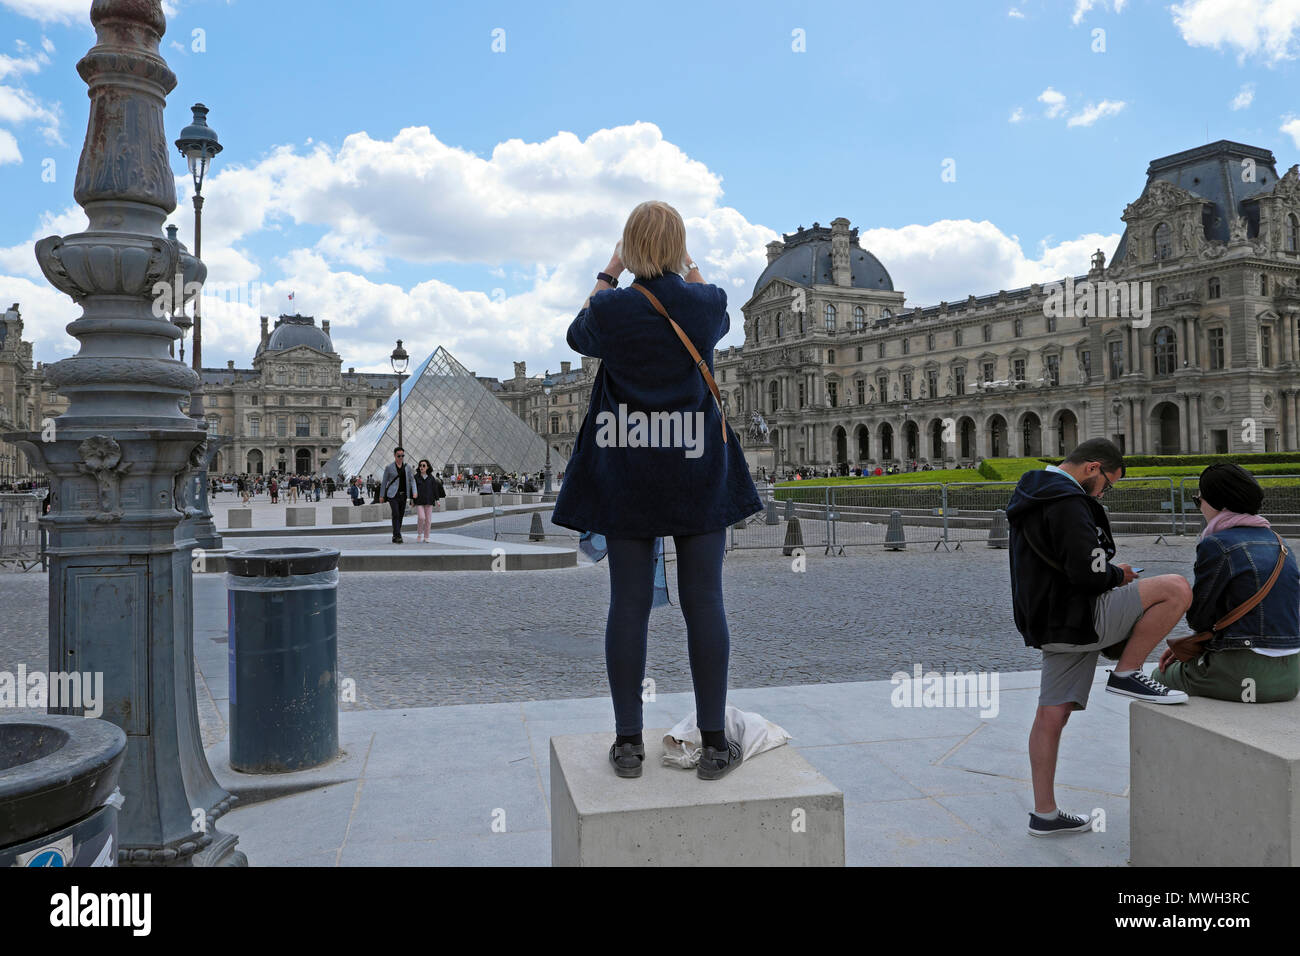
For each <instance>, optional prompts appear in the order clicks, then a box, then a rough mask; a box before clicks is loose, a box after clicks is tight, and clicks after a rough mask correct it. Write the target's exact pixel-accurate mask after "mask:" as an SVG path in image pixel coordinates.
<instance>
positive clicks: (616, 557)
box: [605, 529, 731, 736]
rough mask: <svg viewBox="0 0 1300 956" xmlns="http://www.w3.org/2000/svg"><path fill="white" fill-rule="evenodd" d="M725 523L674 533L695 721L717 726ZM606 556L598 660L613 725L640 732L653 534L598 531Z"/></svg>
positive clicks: (720, 719) (723, 661)
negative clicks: (604, 605)
mask: <svg viewBox="0 0 1300 956" xmlns="http://www.w3.org/2000/svg"><path fill="white" fill-rule="evenodd" d="M726 536H727V532H726V529H722V530H720V531H710V532H708V533H707V534H697V535H689V536H674V538H673V540H674V541H675V542H676V544H677V596H678V600H679V601H680V603H681V608H682V617H684V618H685V619H686V645H687V651H688V653H689V656H690V662H691V678H692V680H693V681H694V684H695V715H696V723H697V725H698V726H699V728H700V729H701V730H709V731H716V730H723V729H724V711H725V710H726V706H727V658H728V655H729V654H730V651H731V636H730V634H729V633H728V632H727V615H726V612H725V611H724V609H723V606H722V555H723V551H724V550H725V545H726V539H727V538H726ZM605 544H606V546H607V547H608V549H609V551H608V557H609V617H608V618H607V619H606V622H605V666H606V669H607V670H608V673H609V690H610V694H611V696H612V697H613V698H614V721H615V728H616V729H615V732H616V733H618V734H623V735H628V736H630V735H634V734H639V733H640V732H641V681H642V680H643V679H644V678H645V660H646V638H647V632H648V629H649V624H650V604H651V601H652V599H653V597H654V539H653V538H610V537H608V536H607V537H606V538H605Z"/></svg>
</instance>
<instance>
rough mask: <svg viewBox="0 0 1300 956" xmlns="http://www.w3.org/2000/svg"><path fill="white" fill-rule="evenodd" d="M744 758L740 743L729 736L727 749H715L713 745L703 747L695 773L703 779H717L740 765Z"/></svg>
mask: <svg viewBox="0 0 1300 956" xmlns="http://www.w3.org/2000/svg"><path fill="white" fill-rule="evenodd" d="M742 759H744V757H743V755H742V754H741V752H740V744H738V743H736V742H735V741H734V740H732V739H731V738H730V737H728V738H727V749H726V750H714V749H713V748H712V747H705V748H704V749H703V752H702V753H701V754H700V763H699V765H698V766H697V767H696V768H695V775H696V776H697V777H699V778H700V779H701V780H717V779H719V778H721V777H725V776H726V775H727V774H729V773H731V771H732V770H733V769H735V768H736V767H739V766H740V762H741V760H742Z"/></svg>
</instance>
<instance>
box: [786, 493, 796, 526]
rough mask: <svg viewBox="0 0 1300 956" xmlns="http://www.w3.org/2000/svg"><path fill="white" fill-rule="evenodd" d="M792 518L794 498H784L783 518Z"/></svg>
mask: <svg viewBox="0 0 1300 956" xmlns="http://www.w3.org/2000/svg"><path fill="white" fill-rule="evenodd" d="M793 519H794V499H793V498H786V499H785V520H786V521H792V520H793Z"/></svg>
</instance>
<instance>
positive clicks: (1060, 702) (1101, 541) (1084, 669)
mask: <svg viewBox="0 0 1300 956" xmlns="http://www.w3.org/2000/svg"><path fill="white" fill-rule="evenodd" d="M1124 470H1125V469H1124V456H1123V455H1122V454H1121V452H1120V450H1119V449H1118V448H1117V447H1116V446H1115V445H1114V444H1113V443H1112V442H1110V441H1108V440H1106V439H1104V438H1094V439H1091V440H1090V441H1086V442H1084V443H1083V444H1081V445H1079V447H1077V448H1075V449H1074V451H1072V452H1070V454H1069V456H1068V457H1067V458H1066V459H1065V460H1064V461H1063V462H1061V465H1060V467H1057V466H1055V465H1048V466H1047V468H1046V469H1044V470H1042V471H1029V472H1026V473H1025V474H1024V475H1022V476H1021V477H1020V481H1019V482H1018V483H1017V484H1016V489H1015V491H1014V492H1013V493H1012V496H1011V502H1010V503H1009V504H1008V505H1007V509H1006V510H1007V522H1008V524H1009V525H1010V533H1009V540H1008V544H1009V550H1010V563H1011V603H1012V610H1013V613H1014V616H1015V622H1016V628H1017V629H1018V630H1019V631H1020V633H1021V635H1023V637H1024V640H1025V644H1026V646H1028V647H1035V648H1038V649H1040V650H1041V651H1042V652H1043V670H1042V675H1041V678H1040V686H1039V693H1038V710H1037V713H1036V714H1035V717H1034V724H1033V727H1032V729H1031V730H1030V732H1029V766H1030V772H1031V776H1032V778H1033V787H1034V809H1033V811H1032V812H1031V813H1030V815H1029V833H1030V834H1031V835H1033V836H1053V835H1056V834H1061V833H1071V832H1079V831H1083V830H1088V829H1090V828H1091V827H1092V820H1091V818H1090V817H1089V816H1088V815H1086V814H1077V813H1069V812H1066V811H1063V810H1061V809H1060V808H1059V807H1058V806H1057V805H1056V795H1055V778H1056V758H1057V754H1058V752H1059V750H1060V745H1061V732H1062V731H1063V730H1064V729H1065V723H1066V721H1067V720H1069V719H1070V714H1071V713H1072V712H1073V711H1076V710H1083V709H1084V708H1085V707H1086V706H1087V704H1088V694H1089V691H1091V689H1092V682H1093V678H1094V676H1095V675H1096V667H1097V655H1098V654H1099V653H1104V654H1105V655H1106V656H1107V657H1108V658H1110V659H1112V660H1117V663H1116V665H1115V669H1114V670H1113V671H1111V674H1110V678H1109V679H1108V680H1107V682H1106V690H1107V692H1109V693H1112V694H1120V695H1122V696H1124V697H1131V698H1134V699H1136V700H1143V701H1147V702H1149V703H1154V704H1179V703H1184V702H1186V700H1187V695H1186V694H1185V693H1183V692H1182V691H1179V690H1170V689H1169V688H1168V687H1166V686H1165V685H1164V684H1162V683H1159V682H1158V681H1155V680H1152V679H1151V678H1150V677H1147V676H1146V675H1145V674H1143V673H1142V671H1141V667H1142V663H1143V662H1144V661H1145V660H1146V659H1147V655H1148V654H1150V653H1151V651H1152V650H1154V649H1155V647H1156V645H1157V644H1159V643H1160V642H1161V641H1162V640H1164V638H1165V635H1167V634H1168V633H1169V632H1170V631H1171V630H1173V628H1174V625H1176V624H1177V623H1178V621H1179V619H1181V618H1182V616H1183V612H1184V611H1186V610H1187V607H1188V605H1189V604H1191V601H1192V588H1191V585H1189V584H1188V583H1187V579H1186V578H1184V577H1183V576H1182V575H1181V574H1160V575H1156V576H1154V577H1150V578H1143V579H1140V580H1139V578H1138V574H1137V572H1136V571H1134V570H1133V568H1132V567H1130V566H1129V565H1127V564H1111V563H1110V561H1111V559H1112V558H1114V557H1115V542H1114V540H1113V539H1112V538H1111V534H1110V521H1109V520H1108V519H1107V517H1106V511H1105V509H1104V508H1102V506H1101V501H1100V499H1101V497H1102V496H1103V495H1104V494H1106V492H1107V491H1108V490H1109V489H1110V488H1111V486H1112V485H1114V483H1115V482H1117V481H1119V479H1121V478H1122V477H1124Z"/></svg>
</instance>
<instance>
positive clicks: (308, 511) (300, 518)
mask: <svg viewBox="0 0 1300 956" xmlns="http://www.w3.org/2000/svg"><path fill="white" fill-rule="evenodd" d="M284 523H285V524H286V525H288V526H289V527H290V528H305V527H308V526H310V525H315V524H316V509H315V508H285V509H284Z"/></svg>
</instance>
